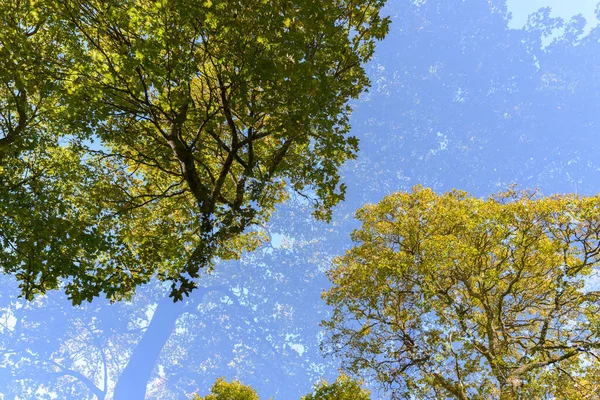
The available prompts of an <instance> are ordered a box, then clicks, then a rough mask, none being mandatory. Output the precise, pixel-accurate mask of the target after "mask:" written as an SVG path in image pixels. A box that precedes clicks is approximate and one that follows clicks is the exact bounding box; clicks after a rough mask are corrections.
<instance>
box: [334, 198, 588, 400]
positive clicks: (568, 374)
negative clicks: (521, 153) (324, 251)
mask: <svg viewBox="0 0 600 400" xmlns="http://www.w3.org/2000/svg"><path fill="white" fill-rule="evenodd" d="M357 218H358V219H359V220H360V221H361V222H362V227H361V228H360V229H358V230H356V231H355V232H354V233H353V236H352V237H353V240H354V242H355V243H356V245H355V246H354V247H353V248H352V249H350V250H349V251H348V252H347V253H346V255H345V256H343V257H339V258H337V259H336V260H335V262H334V266H333V268H332V270H331V271H330V272H329V277H330V279H331V281H332V282H333V285H334V286H333V287H332V288H331V289H330V290H328V291H327V292H325V293H324V297H325V299H326V300H327V302H328V304H329V305H331V306H333V308H334V313H333V316H332V317H331V319H330V320H329V321H327V322H324V324H325V327H326V328H327V329H328V339H327V341H326V342H325V343H324V346H325V348H327V349H329V350H330V351H332V352H333V353H336V354H338V355H339V356H341V357H342V359H343V360H344V363H345V364H344V365H345V367H346V368H348V369H349V370H350V371H352V372H355V373H356V372H359V371H362V372H363V373H367V374H372V375H373V377H374V378H375V379H376V380H378V381H379V382H380V383H381V384H382V386H383V387H384V388H386V389H387V390H389V391H390V393H391V394H392V397H393V398H414V396H416V397H418V398H436V399H437V398H454V399H490V398H492V399H493V398H496V399H497V398H500V399H531V398H556V397H555V396H560V395H564V394H565V392H567V393H569V392H568V391H569V390H571V391H570V393H571V394H573V393H578V396H580V397H581V396H583V397H582V398H585V396H586V395H587V396H593V390H596V389H595V385H590V382H591V381H592V380H593V377H594V374H595V373H597V368H598V359H599V356H600V354H599V349H600V330H599V327H600V320H599V319H598V311H600V292H599V291H597V290H595V289H597V284H594V283H593V279H592V278H593V277H594V272H595V269H596V268H597V266H598V264H599V263H600V196H594V197H578V196H574V195H556V196H552V197H537V196H536V195H535V194H532V193H528V192H521V193H517V192H514V191H507V192H504V193H501V194H499V195H497V196H495V197H492V198H489V199H476V198H473V197H471V196H469V195H468V194H466V193H465V192H461V191H452V192H449V193H444V194H440V195H438V194H435V193H434V192H433V191H431V190H429V189H424V188H421V187H415V188H414V189H413V191H412V193H404V192H400V193H396V194H393V195H390V196H388V197H386V198H384V199H383V200H382V201H381V202H380V203H379V204H376V205H367V206H365V207H363V208H362V209H361V210H359V211H358V212H357ZM577 382H578V385H579V386H578V385H577V384H574V383H577ZM569 385H571V387H570V389H569V388H568V386H569ZM586 390H588V392H587V393H586V392H585V391H586Z"/></svg>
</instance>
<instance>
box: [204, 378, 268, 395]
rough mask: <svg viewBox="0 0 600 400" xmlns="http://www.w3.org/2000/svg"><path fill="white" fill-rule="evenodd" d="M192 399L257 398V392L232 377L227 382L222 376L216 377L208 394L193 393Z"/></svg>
mask: <svg viewBox="0 0 600 400" xmlns="http://www.w3.org/2000/svg"><path fill="white" fill-rule="evenodd" d="M194 400H258V394H257V393H256V391H255V390H254V389H252V388H251V387H250V386H246V385H244V384H242V383H241V382H240V381H236V380H235V379H234V380H233V381H231V382H227V381H226V380H224V379H223V378H218V379H217V381H216V382H215V384H214V385H213V386H212V387H211V388H210V394H208V395H206V396H205V397H200V396H199V395H195V396H194Z"/></svg>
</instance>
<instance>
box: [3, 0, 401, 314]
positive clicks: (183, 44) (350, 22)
mask: <svg viewBox="0 0 600 400" xmlns="http://www.w3.org/2000/svg"><path fill="white" fill-rule="evenodd" d="M383 3H384V1H383V0H378V1H365V0H361V1H351V2H350V1H331V2H318V3H315V2H309V1H287V0H281V1H276V2H256V1H249V0H248V1H241V2H234V3H231V2H227V1H210V0H209V1H206V2H204V3H198V2H197V1H192V0H177V1H164V0H156V1H154V0H152V1H151V0H111V1H95V0H67V1H63V2H58V1H54V0H48V1H40V2H34V1H26V2H24V5H26V7H21V4H20V2H7V4H5V3H3V5H2V7H4V8H6V9H7V10H6V12H3V18H5V19H7V20H10V21H9V22H10V26H11V30H8V31H7V32H8V33H6V32H4V30H3V32H2V35H3V37H2V38H3V40H2V45H1V46H2V47H1V48H0V49H1V51H2V53H3V55H4V56H5V57H3V58H4V59H3V62H11V63H13V64H14V65H13V64H11V65H12V67H11V68H8V69H6V71H7V72H6V73H4V71H3V75H2V78H3V79H4V80H5V81H7V82H9V84H8V86H7V87H8V91H3V92H1V93H0V95H2V96H3V98H2V99H0V101H2V102H3V103H5V104H7V105H8V106H10V107H8V108H6V110H7V111H5V116H4V122H5V123H4V125H3V126H2V132H1V133H2V135H3V136H2V137H0V140H1V142H0V144H1V146H2V147H0V154H1V155H2V160H1V162H0V163H1V168H2V181H3V182H6V181H8V180H9V179H12V178H10V177H11V176H19V177H21V178H23V177H28V176H31V174H30V173H29V172H27V171H25V172H23V171H21V172H20V173H16V174H12V175H9V174H8V173H7V172H5V170H6V169H7V168H8V167H10V166H11V165H13V164H15V163H17V164H18V163H24V162H26V161H28V160H29V161H30V164H34V165H35V166H36V168H37V170H39V176H40V178H39V183H38V185H37V186H36V187H35V188H34V187H33V186H31V189H27V190H28V191H27V193H17V195H18V196H17V195H15V194H14V193H12V192H10V193H9V194H7V195H5V194H3V195H2V198H3V200H5V207H4V209H3V215H7V216H10V215H13V213H14V212H15V210H14V209H15V207H17V208H19V209H21V210H22V211H23V212H22V215H19V218H21V220H18V221H17V223H14V221H13V220H15V218H12V217H5V221H3V222H4V225H6V226H7V229H6V230H4V229H3V230H2V240H3V242H2V246H1V249H0V251H2V252H3V253H2V254H3V259H2V261H3V262H2V268H3V269H4V271H6V272H9V273H12V274H14V275H15V276H16V277H17V279H19V280H21V281H22V282H23V284H22V288H23V293H24V294H25V295H26V296H27V297H28V298H31V297H32V296H33V295H34V294H35V293H40V292H44V291H45V290H47V289H54V288H56V287H59V286H60V287H63V288H64V289H65V290H66V292H67V293H68V294H69V296H70V298H71V299H72V300H73V302H74V303H80V302H81V301H83V300H91V299H92V298H93V297H95V296H98V295H99V294H100V293H105V294H106V295H107V297H110V298H111V299H119V298H122V297H123V296H126V297H127V296H129V295H131V293H132V292H133V291H134V290H135V287H136V286H137V285H139V284H141V283H144V282H148V281H149V280H150V279H151V278H152V277H154V276H157V277H159V278H160V279H162V280H165V281H169V282H171V283H172V290H171V296H172V297H173V298H174V299H175V300H179V299H181V298H182V296H183V295H184V294H185V295H187V294H189V292H190V291H191V290H192V289H193V288H194V287H195V286H196V284H195V282H194V280H195V279H196V278H197V277H198V276H199V271H200V269H201V268H205V267H209V266H210V265H211V263H212V261H213V260H214V259H231V258H236V257H239V255H240V253H241V252H242V251H244V250H245V249H253V248H255V247H256V246H257V245H259V244H260V243H261V241H263V240H264V238H262V237H261V234H260V232H259V229H258V228H257V227H260V225H261V224H263V223H264V222H265V221H266V220H267V219H268V218H269V216H270V213H271V212H272V210H273V207H274V205H275V204H276V203H278V202H281V201H283V200H284V199H285V198H286V196H287V193H289V191H292V190H293V191H297V192H299V193H302V194H303V195H305V196H306V198H307V199H308V201H310V202H313V203H314V209H315V215H316V216H317V217H318V218H321V219H325V220H327V219H328V218H329V217H330V209H331V207H332V206H333V205H335V204H336V203H338V202H339V201H340V200H341V199H342V198H343V195H344V190H345V188H344V185H343V184H341V183H340V179H339V175H338V168H339V166H340V165H341V164H342V163H343V162H344V161H346V160H347V159H349V158H353V157H354V156H355V153H356V151H357V140H356V139H355V138H353V137H349V136H348V135H347V134H348V130H349V124H348V115H349V113H350V107H349V106H348V105H347V102H348V100H349V99H352V98H356V97H357V96H358V95H359V94H360V93H361V92H362V91H363V90H364V89H365V88H366V87H367V86H368V79H367V78H366V75H365V72H364V70H363V68H362V65H363V64H364V63H365V62H366V61H368V60H369V59H370V58H371V56H372V55H373V50H374V43H375V41H376V40H378V39H381V38H383V37H384V35H385V34H386V32H387V27H388V22H389V21H388V19H386V18H381V17H380V15H379V12H380V9H381V7H382V6H383ZM8 9H10V10H8ZM3 11H5V10H3ZM30 20H31V21H30ZM38 37H39V41H35V42H32V40H33V39H36V40H37V38H38ZM7 38H8V39H7ZM32 38H33V39H32ZM52 38H59V39H58V40H57V41H56V40H52ZM9 39H10V40H12V42H10V41H9ZM63 39H64V40H63ZM6 43H9V44H10V45H8V44H6ZM28 43H34V44H36V46H37V47H33V45H31V46H29V47H28V46H26V45H27V44H28ZM21 53H23V55H21ZM18 57H21V58H18ZM29 59H31V62H29V61H27V60H29ZM5 60H9V61H5ZM29 64H31V65H32V67H31V68H26V67H27V66H28V65H29ZM19 65H21V66H25V68H21V69H19V68H17V66H19ZM36 68H37V69H40V68H41V69H42V70H43V71H42V72H45V71H46V70H48V71H50V72H48V74H47V76H50V77H51V79H49V82H50V83H52V84H53V85H56V87H57V88H58V89H57V90H55V96H54V97H53V98H52V99H54V101H55V104H53V107H49V109H51V110H56V111H55V112H54V113H52V114H46V113H36V112H34V111H35V110H37V108H35V107H36V106H35V104H37V103H35V99H36V97H35V96H34V93H35V88H37V87H38V86H39V85H42V87H43V88H44V90H41V89H40V90H41V92H40V93H44V96H45V94H46V93H47V91H46V89H45V88H46V87H47V86H48V85H46V83H44V82H45V81H38V80H36V79H38V78H36V77H38V76H45V75H44V74H41V75H40V74H39V73H38V72H39V71H37V69H36ZM11 73H12V75H10V74H11ZM6 74H9V75H10V76H8V77H7V76H5V75H6ZM30 81H31V82H34V83H36V85H37V86H35V85H34V90H29V89H23V88H25V87H26V85H25V83H27V82H30ZM50 86H52V85H50ZM50 86H48V87H50ZM2 90H4V89H2ZM44 96H43V97H44ZM44 98H45V97H44ZM31 110H34V111H31ZM34 115H35V116H36V117H37V118H38V119H36V120H35V121H34V120H33V119H32V118H33V116H34ZM34 122H35V123H34ZM11 124H12V125H11ZM25 125H28V127H29V130H28V131H27V138H31V140H29V142H27V141H26V140H25V139H24V138H25V134H24V133H23V134H21V132H25V130H24V129H25V128H23V127H24V126H25ZM47 132H51V133H55V137H53V138H52V139H53V142H52V143H53V146H52V147H51V148H48V147H47V146H46V147H44V146H41V145H39V144H38V143H37V142H36V140H37V141H39V138H41V137H44V135H46V134H47ZM17 136H19V137H20V136H23V139H20V141H19V143H30V146H29V148H27V151H12V152H10V154H8V153H9V152H7V151H5V150H4V149H6V148H7V146H9V145H10V146H12V147H11V148H13V149H20V147H19V148H17V147H15V146H16V143H17V140H16V139H15V138H16V137H17ZM67 142H68V143H69V144H66V143H67ZM90 142H95V143H92V144H90ZM38 153H39V154H38ZM31 154H36V155H37V156H36V157H37V158H39V159H41V160H44V161H45V163H38V162H37V158H36V161H35V162H33V161H31V157H32V156H31ZM36 176H37V175H36ZM11 182H14V184H11V186H10V187H11V188H12V189H14V191H18V190H20V188H23V187H25V188H29V186H27V185H25V186H24V185H23V184H22V182H21V181H20V180H19V179H12V180H11ZM46 188H49V190H46ZM31 193H34V194H35V196H34V197H35V198H33V199H31V201H29V203H27V206H25V207H23V205H22V204H19V203H18V202H17V201H16V200H14V199H13V197H15V196H16V197H18V198H20V199H22V198H28V196H29V197H31V196H30V194H31ZM42 195H43V196H45V197H47V201H46V200H44V201H42V200H40V199H38V198H37V197H39V196H42ZM11 196H12V197H11ZM36 196H37V197H36ZM6 199H8V200H6ZM40 214H43V215H40ZM11 218H12V219H11ZM71 222H73V223H71ZM45 227H49V228H48V229H46V228H45ZM64 227H72V228H70V229H69V228H68V229H66V230H65V229H63V228H64ZM28 230H29V231H31V232H34V233H35V235H38V236H39V235H42V236H43V238H44V240H39V239H37V237H34V236H35V235H34V234H32V235H30V236H31V237H29V236H27V235H21V233H23V232H28ZM61 232H67V233H64V234H63V233H61ZM61 235H62V236H61ZM55 238H59V239H61V240H54V239H55ZM55 243H56V244H55ZM53 246H54V247H56V246H59V247H60V249H59V250H56V249H54V248H53ZM32 259H34V260H33V261H35V262H32V261H31V260H32Z"/></svg>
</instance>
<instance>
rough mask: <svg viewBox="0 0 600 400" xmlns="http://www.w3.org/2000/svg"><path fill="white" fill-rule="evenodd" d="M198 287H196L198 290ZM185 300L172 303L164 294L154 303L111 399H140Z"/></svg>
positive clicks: (143, 395) (144, 393)
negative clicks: (146, 324)
mask: <svg viewBox="0 0 600 400" xmlns="http://www.w3.org/2000/svg"><path fill="white" fill-rule="evenodd" d="M200 290H202V289H197V291H200ZM185 303H186V302H185V301H179V302H177V303H173V299H172V298H170V297H168V296H165V297H164V298H163V299H161V300H160V301H159V303H158V305H157V306H156V310H155V311H154V315H153V317H152V321H150V324H149V325H148V328H147V329H146V332H145V333H144V336H142V339H141V340H140V342H139V343H138V345H137V346H136V347H135V350H134V351H133V353H132V354H131V357H130V358H129V362H128V363H127V366H126V367H125V369H124V370H123V373H122V374H121V376H120V377H119V380H118V382H117V385H116V386H115V392H114V397H113V399H114V400H143V399H144V398H145V396H146V386H147V384H148V381H149V380H150V377H151V374H152V370H153V369H154V367H155V365H156V361H157V360H158V356H159V355H160V352H161V351H162V348H163V347H164V345H165V343H166V342H167V340H168V339H169V337H170V336H171V332H173V330H174V329H175V322H176V321H177V318H179V316H180V315H181V314H182V313H183V311H184V307H185Z"/></svg>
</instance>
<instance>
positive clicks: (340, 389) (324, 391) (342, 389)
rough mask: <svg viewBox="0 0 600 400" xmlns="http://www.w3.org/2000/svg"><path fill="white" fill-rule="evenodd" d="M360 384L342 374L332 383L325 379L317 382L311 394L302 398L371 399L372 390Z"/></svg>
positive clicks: (329, 399)
mask: <svg viewBox="0 0 600 400" xmlns="http://www.w3.org/2000/svg"><path fill="white" fill-rule="evenodd" d="M360 384H361V383H360V382H357V381H355V380H353V379H351V378H349V377H347V376H346V375H343V374H342V375H340V376H339V377H338V378H337V379H336V380H335V382H333V383H331V384H328V383H327V382H326V381H325V380H322V381H321V382H319V383H317V384H316V385H315V390H314V391H313V392H312V393H311V394H307V395H306V396H302V399H301V400H370V399H371V394H370V392H369V391H368V390H367V389H363V388H362V387H361V386H360Z"/></svg>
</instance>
